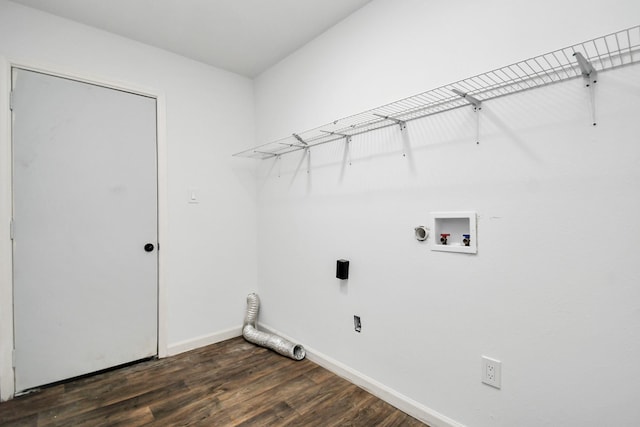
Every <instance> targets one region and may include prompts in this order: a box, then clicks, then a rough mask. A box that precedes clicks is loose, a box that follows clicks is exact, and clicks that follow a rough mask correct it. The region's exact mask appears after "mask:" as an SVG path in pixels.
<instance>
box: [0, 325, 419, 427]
mask: <svg viewBox="0 0 640 427" xmlns="http://www.w3.org/2000/svg"><path fill="white" fill-rule="evenodd" d="M424 425H425V424H423V423H421V422H419V421H418V420H416V419H414V418H412V417H410V416H408V415H406V414H405V413H403V412H401V411H399V410H397V409H396V408H394V407H393V406H391V405H389V404H387V403H386V402H384V401H382V400H380V399H378V398H376V397H375V396H373V395H371V394H370V393H368V392H366V391H364V390H362V389H360V388H358V387H356V386H355V385H353V384H351V383H349V382H348V381H346V380H344V379H342V378H340V377H338V376H336V375H334V374H332V373H331V372H329V371H327V370H326V369H324V368H321V367H320V366H318V365H316V364H314V363H313V362H311V361H309V360H306V359H305V360H303V361H300V362H298V361H294V360H291V359H288V358H286V357H283V356H280V355H278V354H276V353H274V352H272V351H270V350H267V349H264V348H262V347H258V346H255V345H253V344H250V343H247V342H246V341H244V339H243V338H241V337H240V338H233V339H231V340H228V341H224V342H221V343H218V344H214V345H210V346H207V347H203V348H200V349H197V350H193V351H190V352H186V353H183V354H180V355H177V356H173V357H169V358H166V359H161V360H151V361H147V362H142V363H139V364H136V365H131V366H128V367H124V368H120V369H117V370H113V371H109V372H103V373H100V374H97V375H94V376H89V377H84V378H80V379H76V380H73V381H70V382H67V383H64V384H57V385H53V386H50V387H47V388H44V389H42V390H41V391H39V392H36V393H32V394H29V395H25V396H21V397H17V398H15V399H13V400H11V401H8V402H3V403H0V426H3V427H4V426H7V427H8V426H11V427H13V426H25V427H26V426H28V427H45V426H47V427H49V426H127V427H135V426H322V427H329V426H367V427H368V426H409V427H411V426H424Z"/></svg>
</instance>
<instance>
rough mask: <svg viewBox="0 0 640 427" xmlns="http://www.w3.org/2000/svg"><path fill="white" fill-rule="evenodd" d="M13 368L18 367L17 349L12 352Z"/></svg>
mask: <svg viewBox="0 0 640 427" xmlns="http://www.w3.org/2000/svg"><path fill="white" fill-rule="evenodd" d="M11 367H12V368H15V367H16V349H15V348H14V349H13V350H11Z"/></svg>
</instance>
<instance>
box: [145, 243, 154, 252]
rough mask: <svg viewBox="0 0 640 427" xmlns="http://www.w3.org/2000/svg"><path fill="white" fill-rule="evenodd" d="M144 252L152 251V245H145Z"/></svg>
mask: <svg viewBox="0 0 640 427" xmlns="http://www.w3.org/2000/svg"><path fill="white" fill-rule="evenodd" d="M144 250H145V251H146V252H151V251H153V243H147V244H146V245H144Z"/></svg>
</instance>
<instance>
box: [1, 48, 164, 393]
mask: <svg viewBox="0 0 640 427" xmlns="http://www.w3.org/2000/svg"><path fill="white" fill-rule="evenodd" d="M13 68H21V69H24V70H28V71H35V72H40V73H45V74H49V75H52V76H56V77H63V78H67V79H71V80H76V81H79V82H83V83H90V84H94V85H98V86H103V87H106V88H110V89H116V90H122V91H126V92H130V93H133V94H137V95H143V96H147V97H150V98H155V100H156V144H157V174H158V176H157V185H158V244H159V245H158V252H157V254H158V357H161V358H162V357H166V356H167V355H168V351H167V347H168V346H167V336H168V328H167V317H168V313H167V281H166V268H165V265H166V255H165V254H166V253H167V250H166V247H167V244H166V242H167V230H168V226H167V212H168V205H167V201H168V185H167V132H166V97H165V94H164V92H162V91H160V90H157V89H153V88H148V87H142V86H140V85H138V84H135V83H130V82H116V81H113V80H109V79H108V78H104V77H102V76H95V75H92V74H89V73H82V72H78V71H76V70H64V69H61V68H60V67H57V66H51V65H42V64H35V63H33V62H30V61H27V62H25V61H16V60H12V59H10V58H7V57H4V56H2V55H0V129H3V130H4V131H2V132H0V401H4V400H8V399H11V398H12V397H13V396H14V394H15V380H14V371H13V345H14V328H13V241H12V240H11V238H10V222H11V218H12V213H13V182H12V179H13V178H12V140H11V132H12V117H11V110H10V108H9V103H10V93H11V87H12V80H11V79H12V76H11V74H12V69H13ZM160 244H161V245H162V250H161V248H160Z"/></svg>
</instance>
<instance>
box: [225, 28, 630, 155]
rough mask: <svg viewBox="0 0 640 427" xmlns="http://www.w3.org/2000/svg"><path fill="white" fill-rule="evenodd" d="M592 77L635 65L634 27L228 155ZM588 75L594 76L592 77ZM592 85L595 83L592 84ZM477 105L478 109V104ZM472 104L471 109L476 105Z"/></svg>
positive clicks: (359, 130) (292, 145)
mask: <svg viewBox="0 0 640 427" xmlns="http://www.w3.org/2000/svg"><path fill="white" fill-rule="evenodd" d="M580 55H581V56H582V58H584V59H586V61H587V62H588V65H591V66H592V67H593V70H595V72H596V73H597V72H600V71H605V70H610V69H613V68H618V67H621V66H624V65H629V64H633V63H636V62H640V25H639V26H635V27H631V28H628V29H626V30H622V31H618V32H616V33H612V34H608V35H606V36H602V37H598V38H595V39H592V40H589V41H585V42H582V43H578V44H575V45H573V46H569V47H565V48H563V49H559V50H556V51H553V52H549V53H545V54H543V55H539V56H536V57H533V58H530V59H526V60H524V61H520V62H516V63H515V64H511V65H507V66H505V67H501V68H498V69H495V70H493V71H489V72H486V73H482V74H478V75H476V76H473V77H469V78H466V79H463V80H459V81H457V82H454V83H451V84H447V85H444V86H441V87H439V88H436V89H432V90H429V91H427V92H424V93H421V94H419V95H414V96H410V97H408V98H405V99H402V100H400V101H396V102H392V103H390V104H387V105H383V106H381V107H378V108H374V109H372V110H369V111H365V112H363V113H359V114H355V115H353V116H349V117H345V118H343V119H339V120H336V121H334V122H332V123H328V124H326V125H323V126H320V127H317V128H315V129H311V130H307V131H304V132H300V133H294V134H292V135H291V136H288V137H286V138H282V139H279V140H277V141H272V142H269V143H266V144H263V145H259V146H257V147H254V148H250V149H248V150H245V151H241V152H239V153H236V154H234V156H238V157H248V158H255V159H268V158H271V157H277V156H281V155H284V154H288V153H292V152H295V151H299V150H305V149H309V148H311V147H314V146H316V145H321V144H326V143H329V142H333V141H339V140H344V139H347V140H349V139H350V138H351V137H353V136H356V135H360V134H363V133H366V132H371V131H374V130H376V129H382V128H386V127H389V126H398V125H399V126H400V127H401V128H404V127H405V126H406V122H409V121H411V120H416V119H420V118H423V117H427V116H430V115H433V114H438V113H442V112H444V111H449V110H453V109H456V108H460V107H465V106H469V104H470V103H471V104H474V105H475V104H476V103H480V102H484V101H487V100H490V99H494V98H498V97H501V96H505V95H509V94H512V93H517V92H522V91H525V90H529V89H533V88H537V87H541V86H546V85H549V84H553V83H557V82H561V81H564V80H569V79H574V78H579V77H584V78H588V77H589V76H588V75H587V74H586V72H585V70H584V68H582V67H581V64H580V63H579V62H580V61H579V59H580V58H578V57H579V56H580ZM596 73H594V76H595V74H596ZM594 82H595V81H594ZM478 105H479V104H478ZM478 105H475V106H478Z"/></svg>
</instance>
